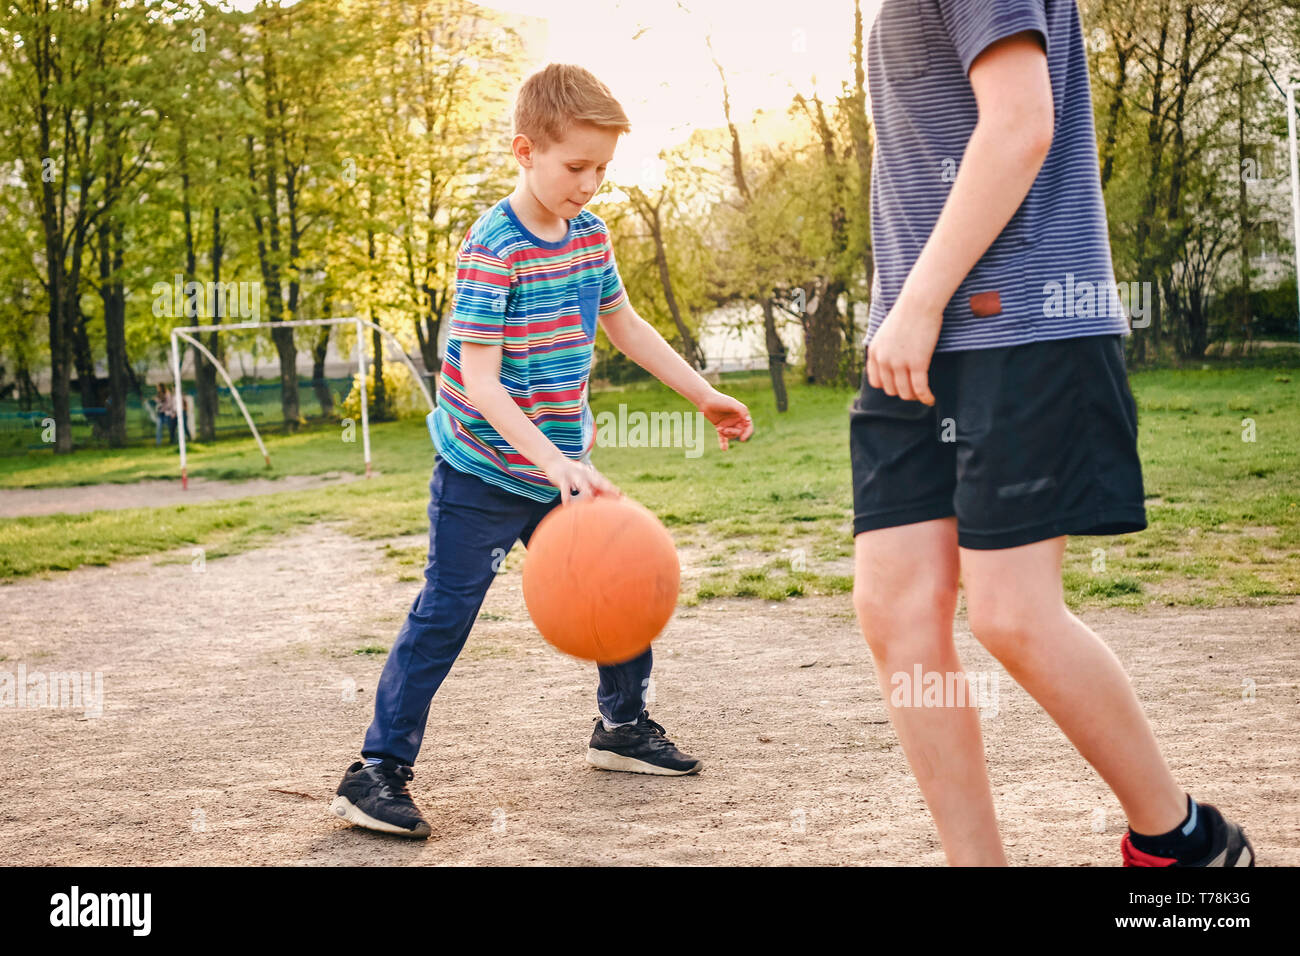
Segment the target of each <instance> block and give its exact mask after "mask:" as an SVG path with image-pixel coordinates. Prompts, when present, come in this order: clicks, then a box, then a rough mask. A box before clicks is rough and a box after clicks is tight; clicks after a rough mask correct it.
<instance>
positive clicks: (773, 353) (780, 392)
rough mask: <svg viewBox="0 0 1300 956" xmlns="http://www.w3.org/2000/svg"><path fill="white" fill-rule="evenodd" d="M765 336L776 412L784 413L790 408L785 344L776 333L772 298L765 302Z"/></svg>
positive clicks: (769, 297) (768, 369) (768, 370)
mask: <svg viewBox="0 0 1300 956" xmlns="http://www.w3.org/2000/svg"><path fill="white" fill-rule="evenodd" d="M763 336H764V338H765V339H766V340H767V372H768V375H770V376H771V378H772V395H773V396H775V398H776V410H777V411H778V412H784V411H786V410H787V409H789V407H790V400H789V398H788V397H787V395H786V391H785V343H784V342H782V341H781V336H780V335H778V334H777V331H776V308H775V307H774V306H773V304H772V297H771V296H768V297H767V298H765V299H764V300H763Z"/></svg>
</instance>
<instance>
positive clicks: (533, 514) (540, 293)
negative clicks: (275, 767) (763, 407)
mask: <svg viewBox="0 0 1300 956" xmlns="http://www.w3.org/2000/svg"><path fill="white" fill-rule="evenodd" d="M629 130H630V125H629V123H628V118H627V116H626V114H625V113H624V112H623V109H622V107H621V106H620V105H619V104H618V102H617V101H616V100H615V99H614V97H613V96H612V95H611V94H610V92H609V90H608V89H607V88H606V87H605V86H604V84H602V83H601V82H600V81H599V80H597V79H596V78H595V77H594V76H592V74H591V73H589V72H588V71H586V70H584V69H582V68H581V67H577V66H566V65H560V64H551V65H550V66H548V67H546V68H545V69H544V70H542V71H541V72H539V73H537V74H534V75H533V76H532V77H530V78H529V79H528V80H527V81H526V82H525V83H524V85H523V86H522V88H521V89H520V92H519V97H518V100H517V102H516V105H515V135H514V138H513V142H512V149H513V151H514V156H515V159H516V160H517V161H518V163H519V166H520V171H519V180H518V184H517V185H516V187H515V190H514V192H512V193H511V194H510V195H509V196H508V197H507V198H505V199H502V200H500V201H499V202H497V203H496V204H495V205H494V206H493V207H492V208H491V209H489V210H488V211H487V212H486V213H484V214H483V215H482V216H480V217H479V219H478V220H477V221H476V222H475V223H474V225H473V226H472V227H471V228H470V230H469V233H468V234H467V236H466V238H465V240H464V242H463V243H462V245H461V247H460V253H459V256H458V263H457V274H456V302H455V306H454V310H453V313H452V317H451V323H450V327H449V329H448V340H447V349H446V356H445V359H444V362H443V366H442V375H441V378H440V381H439V389H438V407H437V410H436V411H434V412H432V413H430V415H429V418H428V424H429V432H430V435H431V436H432V438H433V443H434V445H435V447H436V448H437V452H438V455H437V460H436V462H435V464H434V469H433V478H432V480H431V481H430V484H429V491H430V495H429V499H430V500H429V558H428V564H427V566H426V567H425V572H424V576H425V584H424V588H423V590H422V591H421V592H420V594H419V595H418V596H417V597H416V599H415V601H414V603H413V604H412V605H411V610H410V613H409V615H408V616H407V619H406V623H405V624H404V625H403V627H402V629H401V632H400V633H399V634H398V637H397V641H396V643H395V644H394V645H393V649H392V650H391V651H390V652H389V655H388V661H387V662H386V663H385V665H384V670H383V674H382V676H381V677H380V680H379V687H378V689H377V690H376V692H375V716H374V721H373V723H371V725H370V729H369V730H368V731H367V733H366V738H365V743H364V746H363V747H362V750H361V754H362V757H363V758H364V761H358V762H357V763H354V764H353V765H352V766H351V767H349V768H348V771H347V773H346V774H345V775H344V777H343V782H342V783H341V784H340V786H339V789H338V795H337V797H336V798H335V800H334V803H333V805H332V808H331V809H332V810H333V811H334V813H336V814H337V815H339V816H341V817H343V818H344V819H346V820H348V821H349V822H351V823H354V824H357V825H359V826H363V827H367V828H369V829H372V830H378V831H380V832H383V833H392V834H396V835H399V836H404V837H414V838H425V837H427V836H428V835H429V824H428V823H427V822H426V821H425V820H424V818H423V817H422V816H421V814H420V811H419V809H418V808H417V807H416V805H415V803H414V801H413V800H412V799H411V796H410V794H409V793H408V791H407V789H406V782H407V781H409V780H411V779H412V777H413V772H412V770H411V764H413V763H414V762H415V757H416V754H417V753H418V752H419V749H420V742H421V739H422V738H423V736H424V728H425V722H426V720H427V719H428V715H429V704H430V701H431V700H432V699H433V695H434V693H435V692H436V691H437V689H438V687H439V685H440V684H441V683H442V681H443V678H444V677H446V676H447V672H448V670H450V668H451V665H452V662H453V661H454V660H455V659H456V656H457V654H459V653H460V650H461V648H462V647H463V646H464V644H465V639H466V638H467V637H468V635H469V631H470V627H471V626H472V625H473V623H474V618H475V616H476V615H477V614H478V609H479V606H480V605H481V604H482V602H483V597H484V595H485V594H486V593H487V589H488V587H489V586H490V585H491V583H492V579H493V577H494V575H495V573H496V570H497V569H498V567H499V566H500V561H501V559H502V558H503V557H504V556H505V554H506V553H507V552H508V551H509V550H510V548H511V547H512V546H513V545H514V543H515V541H516V540H517V539H518V540H522V541H523V542H524V545H525V547H526V546H527V544H528V540H529V538H530V537H531V535H532V533H533V531H534V530H535V529H536V528H537V524H538V522H540V521H541V520H542V518H543V517H545V516H546V514H547V513H548V512H549V511H550V510H551V509H552V508H553V507H556V506H557V505H561V504H563V505H564V506H565V507H581V504H578V503H577V502H578V501H580V500H590V499H591V498H592V497H594V496H599V495H607V494H612V495H617V494H620V492H619V491H618V489H617V488H615V487H614V486H613V485H612V484H611V483H610V482H609V481H608V480H607V479H606V478H605V477H604V476H603V475H601V474H600V473H599V472H598V471H596V469H595V468H594V467H592V465H591V464H590V462H589V460H588V456H589V454H590V452H591V448H592V445H593V444H594V442H595V428H594V422H593V420H592V417H591V412H590V409H589V408H588V406H587V401H586V389H587V377H588V374H589V372H590V369H591V359H592V351H593V346H594V343H595V338H596V322H597V320H598V319H599V321H600V322H601V324H602V326H603V327H604V329H605V333H606V335H608V336H609V340H610V342H612V343H613V344H614V346H615V347H616V348H618V349H620V350H621V351H622V352H623V353H624V354H625V355H627V356H628V357H629V358H631V359H632V360H633V361H635V362H637V363H638V364H639V365H641V366H642V367H643V368H645V369H646V370H647V371H649V372H650V373H652V374H653V375H654V376H655V377H656V378H658V379H659V380H660V381H662V382H663V383H664V384H665V385H667V386H668V387H670V388H672V389H673V390H674V391H676V392H678V393H679V394H680V395H682V396H683V397H685V398H687V399H689V400H690V401H691V402H693V403H694V404H695V405H696V407H698V408H699V410H700V411H701V412H702V413H703V414H704V415H705V417H707V418H708V419H709V420H710V421H711V422H713V424H714V426H715V427H716V428H717V432H718V442H719V444H720V446H721V447H722V449H723V450H724V451H725V450H726V448H727V443H728V440H729V439H733V438H734V439H738V440H740V441H745V440H747V439H748V438H749V436H750V435H751V434H752V432H753V428H754V426H753V423H752V422H751V421H750V418H749V411H748V410H747V409H746V408H745V406H744V405H743V404H741V403H740V402H738V401H736V400H735V399H733V398H729V397H727V396H726V395H723V394H721V393H720V392H718V391H716V390H714V389H713V388H712V387H711V386H710V385H709V384H708V383H707V382H706V381H705V380H704V379H703V378H702V377H701V376H700V375H699V374H697V373H696V372H695V370H694V369H692V368H691V367H690V366H689V365H688V364H687V363H686V362H685V361H684V360H683V359H682V358H681V356H679V355H678V354H677V353H676V352H674V351H673V349H672V347H671V346H670V345H668V343H667V342H665V341H664V340H663V338H662V337H661V336H660V335H659V333H658V332H656V331H655V329H654V328H653V327H652V326H651V325H649V324H648V323H647V322H645V321H644V320H643V319H641V318H640V316H638V315H637V314H636V312H635V311H633V309H632V307H631V305H629V304H628V301H627V296H626V294H625V292H624V289H623V285H622V283H621V281H620V279H619V274H618V269H617V267H616V265H615V262H614V253H613V249H612V248H611V246H610V240H609V233H608V230H607V229H606V227H605V223H604V222H603V221H602V220H601V219H600V218H599V217H597V216H595V215H593V214H592V213H590V212H587V211H584V209H583V206H584V205H585V204H586V203H587V202H588V201H589V200H590V199H591V197H592V196H593V195H595V193H596V191H597V190H598V189H599V188H600V184H601V181H602V180H603V179H604V176H605V167H606V164H608V163H609V161H610V160H611V159H612V158H613V156H614V149H615V147H616V145H617V144H618V137H619V134H620V133H626V132H628V131H629ZM570 502H573V504H570ZM650 665H651V653H650V651H649V650H646V652H645V653H644V654H642V655H641V656H640V657H637V658H635V659H634V660H631V661H627V662H626V663H623V664H618V665H614V666H601V667H600V668H599V673H600V686H599V689H598V691H597V703H598V704H599V710H600V716H599V717H597V718H595V728H594V730H593V733H592V736H591V742H590V744H589V747H588V750H587V760H588V762H590V763H591V764H593V765H595V766H597V767H600V768H602V769H605V770H625V771H630V772H633V773H651V774H662V775H669V776H677V775H683V774H691V773H696V772H698V771H699V769H700V767H701V763H700V761H699V760H697V759H696V758H694V757H691V756H688V755H687V754H684V753H682V752H681V751H679V750H678V749H677V748H676V747H675V746H674V745H673V743H672V742H671V741H670V740H669V739H668V738H667V736H666V735H665V732H664V728H663V727H662V726H660V725H659V724H657V723H655V722H654V721H653V720H651V719H650V715H649V713H648V712H647V711H646V709H645V700H644V698H645V689H646V687H647V685H648V684H649V681H650Z"/></svg>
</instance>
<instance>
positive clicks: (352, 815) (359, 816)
mask: <svg viewBox="0 0 1300 956" xmlns="http://www.w3.org/2000/svg"><path fill="white" fill-rule="evenodd" d="M330 812H331V813H333V814H334V815H335V816H338V817H342V818H343V819H344V820H347V821H348V823H352V824H355V825H356V826H359V827H365V828H366V829H367V830H376V831H378V832H380V833H391V834H392V835H393V836H401V837H408V838H410V839H414V840H422V839H424V838H425V837H427V836H428V835H429V828H428V827H427V826H426V827H425V828H424V829H422V830H420V829H417V830H403V829H402V828H401V827H399V826H394V825H393V824H391V823H385V822H384V821H383V820H376V819H375V818H374V817H372V816H371V815H370V814H368V813H366V812H365V811H363V810H361V809H360V808H359V807H358V806H357V805H356V804H355V803H353V802H352V801H351V800H349V799H348V798H347V797H345V796H342V795H340V796H336V797H335V798H334V802H333V803H331V804H330Z"/></svg>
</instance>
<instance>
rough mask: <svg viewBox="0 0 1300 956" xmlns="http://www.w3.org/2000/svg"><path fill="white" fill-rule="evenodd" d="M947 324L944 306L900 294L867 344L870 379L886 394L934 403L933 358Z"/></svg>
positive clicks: (908, 399) (912, 400)
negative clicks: (920, 304) (940, 330)
mask: <svg viewBox="0 0 1300 956" xmlns="http://www.w3.org/2000/svg"><path fill="white" fill-rule="evenodd" d="M942 326H943V310H942V309H934V308H929V307H922V306H919V305H917V304H915V303H913V301H912V300H911V299H910V298H908V296H907V295H906V293H903V294H900V295H899V297H898V301H897V302H895V303H894V307H893V308H892V309H890V310H889V314H888V315H887V316H885V321H884V322H881V323H880V328H878V329H877V330H876V334H875V335H874V336H873V337H872V339H871V344H870V345H869V346H868V347H867V381H868V382H869V383H870V384H871V387H872V388H879V389H883V390H884V392H885V394H886V395H897V396H898V397H899V398H902V399H904V400H906V401H909V402H921V403H923V404H925V405H933V404H934V395H933V394H931V392H930V359H931V358H933V357H934V347H935V345H936V344H937V343H938V341H939V329H940V328H941V327H942Z"/></svg>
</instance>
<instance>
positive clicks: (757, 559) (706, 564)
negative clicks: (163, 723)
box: [0, 363, 1300, 606]
mask: <svg viewBox="0 0 1300 956" xmlns="http://www.w3.org/2000/svg"><path fill="white" fill-rule="evenodd" d="M1132 384H1133V390H1134V393H1135V395H1136V397H1137V401H1138V407H1139V415H1140V436H1141V437H1140V451H1141V455H1142V460H1143V466H1144V477H1145V483H1146V491H1147V496H1148V501H1147V507H1148V520H1149V522H1150V527H1149V528H1148V529H1147V530H1146V531H1144V532H1142V533H1140V534H1136V535H1122V536H1115V537H1095V538H1074V539H1072V540H1071V542H1070V547H1069V551H1068V552H1067V557H1066V573H1065V586H1066V590H1067V595H1068V598H1069V600H1070V602H1071V603H1072V604H1073V605H1075V606H1080V605H1084V606H1086V605H1129V606H1145V605H1149V604H1173V605H1204V604H1243V603H1249V604H1259V603H1269V602H1275V601H1281V600H1286V599H1289V598H1291V597H1294V596H1295V595H1297V594H1300V481H1297V480H1296V479H1297V476H1298V475H1300V402H1298V401H1297V389H1298V388H1300V367H1297V365H1296V364H1295V363H1293V364H1284V365H1278V364H1276V363H1274V364H1258V365H1246V366H1244V367H1237V366H1225V365H1222V364H1211V365H1209V366H1208V367H1204V368H1203V367H1193V368H1187V369H1158V370H1151V371H1141V372H1136V373H1134V374H1133V376H1132ZM726 389H727V390H728V391H730V392H731V393H733V394H735V395H737V396H738V397H739V398H741V399H742V400H743V401H745V402H746V403H747V404H748V405H749V407H750V409H751V412H752V413H753V416H754V420H755V425H756V429H757V430H756V433H755V435H754V437H753V439H751V441H749V442H748V443H746V444H744V445H739V444H733V446H732V450H731V451H729V452H727V453H725V454H724V453H722V452H720V451H719V450H718V448H717V446H716V443H713V444H706V445H705V446H704V449H703V453H702V454H701V455H699V456H698V457H696V456H694V455H693V454H691V455H688V454H687V452H688V451H689V449H683V448H680V447H678V448H647V447H642V448H598V449H597V451H596V454H595V461H596V464H597V466H598V467H600V468H601V470H602V471H604V472H605V474H607V475H608V476H609V477H610V478H611V479H612V480H613V481H614V482H616V483H617V484H618V485H619V486H620V487H622V488H623V490H624V491H626V492H627V493H628V494H630V495H632V496H633V497H635V498H636V499H637V500H639V501H641V502H642V503H644V504H645V505H646V506H647V507H649V508H651V509H652V510H653V511H655V512H656V513H657V514H658V515H659V516H660V518H661V519H662V520H663V521H664V523H665V524H666V525H667V526H668V527H669V529H670V530H671V531H672V532H673V535H674V537H675V538H676V539H677V541H678V544H679V546H680V547H681V549H682V554H683V562H684V565H685V566H686V567H687V569H688V571H692V572H694V573H690V574H686V575H685V576H684V580H685V581H686V582H687V583H686V585H685V586H684V591H683V595H682V598H683V602H684V603H685V604H688V605H689V604H695V603H698V602H700V601H707V600H711V599H713V598H718V597H733V596H734V597H757V598H761V599H763V600H769V601H780V600H785V599H788V598H795V597H800V596H805V595H814V594H842V593H845V592H847V591H849V590H850V589H851V587H852V580H851V574H852V500H851V489H850V481H849V460H848V416H847V413H848V408H849V405H850V403H851V401H852V399H853V392H852V391H851V390H849V389H817V388H811V387H806V386H802V385H799V384H792V386H791V390H790V407H791V410H790V411H789V412H788V413H786V414H785V415H778V414H777V413H776V411H775V409H774V408H773V403H772V399H771V392H770V389H769V388H768V386H767V383H766V381H765V376H759V377H747V378H743V377H742V378H737V379H735V380H732V381H729V382H728V383H727V385H726ZM620 403H626V404H627V406H628V408H629V410H644V411H669V412H671V411H687V410H688V408H689V406H688V405H687V403H686V402H684V401H682V400H681V399H679V398H678V397H677V396H675V395H673V394H672V393H670V392H668V391H666V390H665V389H663V388H661V387H659V386H657V385H653V386H632V387H627V388H624V389H620V390H617V391H608V392H602V393H600V394H598V395H596V396H594V398H593V402H592V407H593V411H594V412H595V413H596V414H597V416H599V415H600V413H601V412H603V411H610V412H613V413H615V414H616V415H617V412H618V406H619V404H620ZM706 438H708V440H709V441H712V439H711V438H709V437H708V436H706ZM268 443H269V448H270V451H271V455H272V463H273V466H274V467H273V468H272V469H271V470H270V471H269V472H268V470H267V469H266V468H265V467H264V465H263V462H262V459H261V456H260V455H259V454H258V452H257V448H256V445H255V444H254V443H253V441H252V439H251V438H248V439H238V440H233V439H231V440H224V441H220V442H217V443H213V444H210V445H206V446H192V450H193V454H192V456H191V459H190V474H191V475H201V476H204V477H208V478H215V479H228V480H238V479H246V478H252V477H259V476H268V475H269V476H275V475H286V474H319V473H321V472H326V471H340V470H350V471H354V472H358V473H359V472H360V471H361V470H362V464H361V449H360V447H359V443H346V442H344V441H342V440H341V435H340V430H339V429H338V428H337V427H334V426H320V427H315V428H311V429H308V430H306V431H304V432H301V433H299V434H297V435H292V436H271V437H269V438H268ZM371 447H372V449H373V453H374V460H375V467H376V469H377V470H378V471H379V472H380V475H379V476H377V477H375V478H372V479H371V480H370V481H368V482H365V483H363V484H357V483H352V484H348V485H342V486H335V487H327V488H319V489H310V490H303V491H295V492H283V493H280V494H277V495H274V496H262V497H255V498H249V499H243V500H230V501H216V502H208V503H203V504H194V505H181V506H171V507H164V508H153V509H138V510H130V511H99V512H91V513H87V514H79V515H54V516H46V517H34V518H17V519H7V520H0V578H5V579H12V578H16V577H21V576H24V575H30V574H37V573H42V572H47V571H54V570H63V569H69V568H75V567H79V566H81V565H86V564H91V565H94V564H109V563H111V562H113V561H116V560H119V559H122V558H125V557H131V556H136V555H143V554H154V553H159V552H172V555H171V557H170V558H169V559H170V560H177V561H191V560H197V557H198V554H199V552H198V551H197V550H196V549H202V556H203V557H204V558H214V557H219V556H221V555H223V554H233V553H236V552H239V551H243V550H247V549H249V548H255V547H258V546H259V545H261V544H264V543H265V542H267V541H269V540H271V539H273V538H274V537H276V536H278V535H281V534H284V533H287V532H290V531H292V530H293V529H294V528H297V527H302V526H307V525H311V524H313V523H316V522H327V523H329V524H331V525H332V526H333V527H336V528H338V529H339V530H341V531H343V532H345V533H347V534H350V535H354V536H357V537H360V538H365V539H381V538H388V537H394V536H398V535H404V534H423V533H424V532H425V531H426V530H427V518H426V515H425V509H426V507H427V504H428V479H429V469H430V466H431V464H432V459H433V451H432V447H431V445H430V442H429V437H428V433H427V431H426V430H425V427H424V423H423V421H419V420H416V421H404V422H390V423H384V424H380V425H376V426H375V427H374V428H373V429H372V434H371ZM176 473H177V456H176V452H175V450H174V449H172V450H168V449H154V448H135V449H127V450H123V451H86V452H78V453H77V454H75V455H73V456H71V457H67V458H60V459H55V458H54V457H53V456H51V455H49V454H48V453H44V454H41V453H37V454H32V455H29V456H27V457H25V458H10V459H0V489H4V488H18V487H43V486H51V485H60V484H61V485H67V484H81V483H88V482H102V481H115V482H134V481H138V480H140V479H142V478H175V477H176ZM0 494H3V491H2V490H0ZM423 552H424V549H423V547H422V546H421V547H417V548H413V549H409V550H405V549H390V550H389V551H388V552H387V556H388V558H389V560H388V561H387V562H386V564H385V573H389V572H391V573H393V574H395V575H398V576H404V579H406V580H418V577H419V571H420V568H422V566H423V560H424V553H423ZM517 552H518V549H516V554H512V555H511V558H510V564H511V565H512V566H513V565H515V564H517V562H518V560H519V558H518V553H517Z"/></svg>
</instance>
